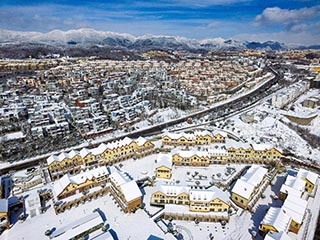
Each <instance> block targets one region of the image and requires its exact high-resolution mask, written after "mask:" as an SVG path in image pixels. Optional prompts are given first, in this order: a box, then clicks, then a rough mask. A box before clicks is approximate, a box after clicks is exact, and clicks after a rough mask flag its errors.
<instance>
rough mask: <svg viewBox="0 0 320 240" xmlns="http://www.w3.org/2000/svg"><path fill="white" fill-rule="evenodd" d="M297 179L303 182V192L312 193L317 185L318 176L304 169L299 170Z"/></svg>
mask: <svg viewBox="0 0 320 240" xmlns="http://www.w3.org/2000/svg"><path fill="white" fill-rule="evenodd" d="M297 177H298V178H301V179H302V180H303V181H305V190H306V191H307V192H308V193H312V191H313V189H314V188H315V186H316V185H317V182H318V177H319V175H318V174H316V173H314V172H311V171H308V170H305V169H299V171H298V174H297Z"/></svg>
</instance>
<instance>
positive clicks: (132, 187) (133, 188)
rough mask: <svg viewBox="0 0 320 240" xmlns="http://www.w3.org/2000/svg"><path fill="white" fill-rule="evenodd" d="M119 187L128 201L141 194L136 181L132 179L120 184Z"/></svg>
mask: <svg viewBox="0 0 320 240" xmlns="http://www.w3.org/2000/svg"><path fill="white" fill-rule="evenodd" d="M120 188H121V192H122V193H123V195H124V197H125V199H126V200H127V202H130V201H132V200H134V199H137V198H139V197H141V196H142V193H141V191H140V189H139V187H138V185H137V183H136V181H134V180H131V181H130V182H127V183H124V184H122V185H121V186H120Z"/></svg>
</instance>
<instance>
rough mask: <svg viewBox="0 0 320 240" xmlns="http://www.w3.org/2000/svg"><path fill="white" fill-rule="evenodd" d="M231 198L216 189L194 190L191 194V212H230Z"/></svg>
mask: <svg viewBox="0 0 320 240" xmlns="http://www.w3.org/2000/svg"><path fill="white" fill-rule="evenodd" d="M228 199H229V196H228V194H227V193H226V192H222V191H221V190H220V189H218V188H216V187H211V188H210V190H209V189H206V190H203V189H192V190H190V192H189V200H190V205H189V210H190V211H192V212H228V210H229V208H230V203H229V200H228Z"/></svg>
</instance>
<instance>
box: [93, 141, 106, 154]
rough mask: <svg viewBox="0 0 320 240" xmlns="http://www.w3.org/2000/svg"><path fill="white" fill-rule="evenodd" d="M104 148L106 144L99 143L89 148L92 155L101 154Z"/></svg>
mask: <svg viewBox="0 0 320 240" xmlns="http://www.w3.org/2000/svg"><path fill="white" fill-rule="evenodd" d="M105 150H107V145H106V144H104V143H101V144H100V145H99V146H98V147H96V148H93V149H91V153H92V154H93V155H99V154H102V153H103V152H104V151H105Z"/></svg>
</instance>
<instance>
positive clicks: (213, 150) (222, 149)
mask: <svg viewBox="0 0 320 240" xmlns="http://www.w3.org/2000/svg"><path fill="white" fill-rule="evenodd" d="M208 153H209V155H214V156H216V155H219V156H220V155H228V150H227V149H226V146H225V145H215V146H213V147H210V148H208Z"/></svg>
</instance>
